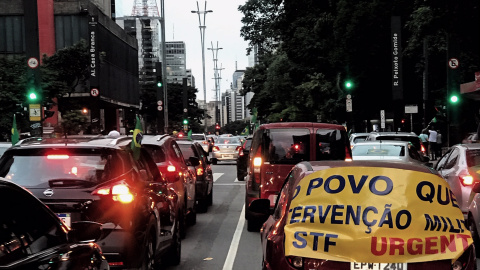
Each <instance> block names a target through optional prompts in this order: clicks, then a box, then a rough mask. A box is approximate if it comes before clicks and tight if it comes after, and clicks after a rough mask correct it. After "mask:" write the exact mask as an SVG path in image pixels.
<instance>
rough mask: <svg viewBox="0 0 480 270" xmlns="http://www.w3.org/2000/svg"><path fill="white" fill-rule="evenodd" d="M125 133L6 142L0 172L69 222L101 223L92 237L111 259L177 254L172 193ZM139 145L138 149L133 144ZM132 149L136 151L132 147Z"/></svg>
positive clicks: (172, 258) (136, 263) (128, 263)
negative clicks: (97, 235) (99, 233)
mask: <svg viewBox="0 0 480 270" xmlns="http://www.w3.org/2000/svg"><path fill="white" fill-rule="evenodd" d="M131 141H132V138H131V137H122V138H118V139H106V138H89V137H85V138H74V139H72V138H68V139H54V138H49V139H42V140H36V141H32V142H25V143H22V144H20V145H16V146H14V147H12V148H10V149H8V150H7V151H6V152H5V153H4V155H3V156H2V157H1V158H0V177H5V178H6V179H7V180H9V181H12V182H15V183H17V184H18V185H21V186H23V187H25V188H27V189H28V190H30V191H31V192H32V193H33V195H35V196H36V197H38V198H39V199H40V200H41V201H42V202H43V203H45V204H46V205H47V206H48V207H49V208H50V209H51V210H53V212H55V213H56V214H57V215H58V216H59V217H60V218H61V219H62V220H63V221H64V222H65V223H66V225H67V226H70V225H72V224H74V223H75V222H77V221H91V222H97V223H100V224H101V229H102V231H103V232H104V233H105V235H104V237H103V238H101V239H99V240H98V241H96V243H97V244H98V245H99V246H100V247H101V248H102V250H103V252H104V254H105V257H106V258H107V260H108V262H109V265H110V267H112V268H113V267H120V268H142V269H145V268H148V269H150V268H151V267H153V266H156V265H158V264H160V261H161V258H162V255H165V256H166V258H167V259H168V260H169V262H170V263H172V264H178V263H179V262H180V254H181V242H180V241H181V240H180V235H179V220H178V218H177V217H178V207H177V195H176V194H175V193H174V192H173V191H172V190H170V189H168V188H167V183H166V181H165V180H164V179H163V178H162V176H161V174H160V172H159V170H158V168H157V166H156V165H155V162H154V161H153V159H152V157H151V156H150V155H149V154H148V152H147V151H146V150H145V149H144V148H143V147H140V148H134V149H135V150H132V148H131V146H130V145H131ZM136 149H138V152H137V151H136ZM135 153H138V156H137V155H136V154H135Z"/></svg>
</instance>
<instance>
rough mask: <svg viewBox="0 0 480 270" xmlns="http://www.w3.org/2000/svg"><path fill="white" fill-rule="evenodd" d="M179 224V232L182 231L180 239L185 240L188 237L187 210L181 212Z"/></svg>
mask: <svg viewBox="0 0 480 270" xmlns="http://www.w3.org/2000/svg"><path fill="white" fill-rule="evenodd" d="M179 223H180V225H179V226H178V230H179V231H180V238H181V239H185V237H187V215H186V213H185V209H181V210H180V214H179Z"/></svg>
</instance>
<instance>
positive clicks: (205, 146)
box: [191, 133, 209, 153]
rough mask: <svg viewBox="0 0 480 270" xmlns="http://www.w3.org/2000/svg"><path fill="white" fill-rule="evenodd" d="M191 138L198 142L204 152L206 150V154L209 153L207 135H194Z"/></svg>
mask: <svg viewBox="0 0 480 270" xmlns="http://www.w3.org/2000/svg"><path fill="white" fill-rule="evenodd" d="M191 138H192V140H193V141H194V142H198V143H199V144H200V145H201V146H202V148H203V150H205V152H206V153H208V148H209V143H208V140H207V136H205V134H203V133H193V134H192V136H191Z"/></svg>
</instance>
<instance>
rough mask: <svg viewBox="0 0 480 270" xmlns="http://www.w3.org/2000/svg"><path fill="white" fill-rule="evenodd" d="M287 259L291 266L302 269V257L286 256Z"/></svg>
mask: <svg viewBox="0 0 480 270" xmlns="http://www.w3.org/2000/svg"><path fill="white" fill-rule="evenodd" d="M287 261H288V263H289V264H290V265H291V266H293V267H295V268H297V269H302V268H303V258H302V257H298V256H288V257H287Z"/></svg>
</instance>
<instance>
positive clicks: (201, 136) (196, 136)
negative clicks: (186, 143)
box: [192, 134, 206, 141]
mask: <svg viewBox="0 0 480 270" xmlns="http://www.w3.org/2000/svg"><path fill="white" fill-rule="evenodd" d="M192 140H196V141H205V140H206V138H205V135H195V134H192Z"/></svg>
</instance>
